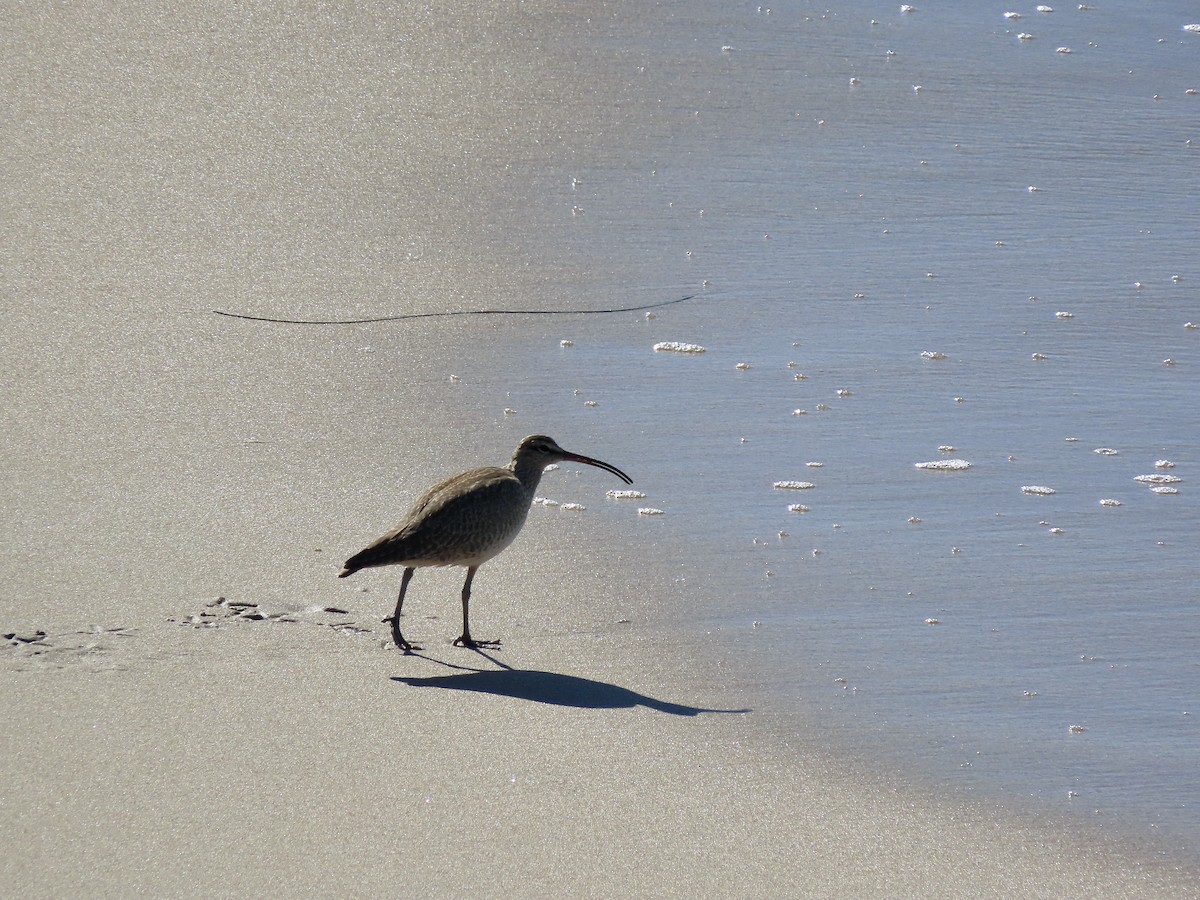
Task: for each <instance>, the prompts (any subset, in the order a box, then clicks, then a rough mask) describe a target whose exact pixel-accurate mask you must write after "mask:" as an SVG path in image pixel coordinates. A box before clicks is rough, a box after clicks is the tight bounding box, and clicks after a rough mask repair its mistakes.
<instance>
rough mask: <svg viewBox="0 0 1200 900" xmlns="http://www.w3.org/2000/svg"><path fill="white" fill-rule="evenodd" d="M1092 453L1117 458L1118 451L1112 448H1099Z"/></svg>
mask: <svg viewBox="0 0 1200 900" xmlns="http://www.w3.org/2000/svg"><path fill="white" fill-rule="evenodd" d="M1092 452H1093V453H1099V454H1100V455H1101V456H1116V455H1117V453H1118V451H1116V450H1114V449H1113V448H1112V447H1097V448H1096V449H1095V450H1093V451H1092Z"/></svg>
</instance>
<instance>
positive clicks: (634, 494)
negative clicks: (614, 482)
mask: <svg viewBox="0 0 1200 900" xmlns="http://www.w3.org/2000/svg"><path fill="white" fill-rule="evenodd" d="M604 496H605V497H607V498H608V499H609V500H645V499H646V495H645V494H643V493H642V492H641V491H608V492H607V493H606V494H605V495H604Z"/></svg>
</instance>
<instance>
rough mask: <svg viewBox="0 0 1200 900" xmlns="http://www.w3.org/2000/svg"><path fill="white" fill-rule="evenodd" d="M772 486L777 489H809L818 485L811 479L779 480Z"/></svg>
mask: <svg viewBox="0 0 1200 900" xmlns="http://www.w3.org/2000/svg"><path fill="white" fill-rule="evenodd" d="M772 486H773V487H774V488H775V490H777V491H807V490H808V489H809V488H814V487H816V485H815V484H813V483H812V482H811V481H777V482H775V484H774V485H772Z"/></svg>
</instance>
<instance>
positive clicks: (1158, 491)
mask: <svg viewBox="0 0 1200 900" xmlns="http://www.w3.org/2000/svg"><path fill="white" fill-rule="evenodd" d="M1150 490H1151V491H1153V492H1154V493H1156V494H1178V493H1179V488H1173V487H1166V486H1165V485H1161V484H1160V485H1158V486H1157V487H1152V488H1150Z"/></svg>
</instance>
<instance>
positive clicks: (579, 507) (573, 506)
mask: <svg viewBox="0 0 1200 900" xmlns="http://www.w3.org/2000/svg"><path fill="white" fill-rule="evenodd" d="M562 508H563V509H569V510H571V511H572V512H583V511H584V510H585V509H587V507H586V506H584V505H583V504H582V503H564V504H563V505H562Z"/></svg>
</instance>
